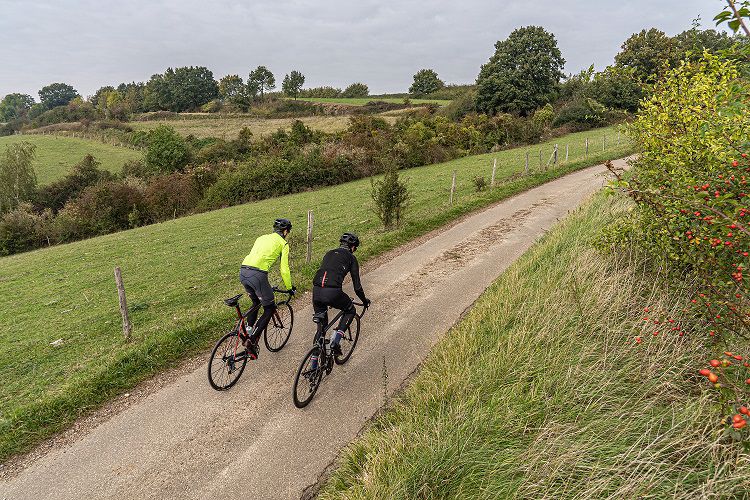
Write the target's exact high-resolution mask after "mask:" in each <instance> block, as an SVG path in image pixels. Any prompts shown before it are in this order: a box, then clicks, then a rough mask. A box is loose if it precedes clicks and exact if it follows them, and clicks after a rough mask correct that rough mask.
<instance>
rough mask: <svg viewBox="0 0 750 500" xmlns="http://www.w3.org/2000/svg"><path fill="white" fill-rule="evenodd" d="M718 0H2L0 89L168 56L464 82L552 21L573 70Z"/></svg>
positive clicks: (121, 70) (674, 26) (312, 82)
mask: <svg viewBox="0 0 750 500" xmlns="http://www.w3.org/2000/svg"><path fill="white" fill-rule="evenodd" d="M722 6H723V2H722V1H720V0H662V1H659V2H656V1H654V0H626V1H622V0H620V1H611V0H599V1H594V0H580V1H566V0H541V1H537V2H531V1H528V0H505V1H503V0H449V1H446V0H431V1H421V2H417V1H412V0H397V1H392V0H380V1H372V0H346V1H344V0H318V1H305V0H296V1H295V0H253V1H244V2H240V1H229V0H120V1H116V2H113V1H109V0H81V1H72V0H55V1H52V0H0V96H3V95H5V94H7V93H10V92H23V93H28V94H31V95H33V96H34V98H35V99H38V96H37V91H38V90H39V89H40V88H41V87H42V86H44V85H46V84H48V83H51V82H58V81H62V82H65V83H69V84H71V85H73V86H74V87H75V88H76V89H77V90H78V91H79V92H80V93H81V94H82V95H84V96H87V95H90V94H93V93H94V92H95V91H96V89H98V88H99V87H101V86H103V85H110V84H114V85H117V84H118V83H120V82H130V81H134V80H135V81H146V80H148V78H149V77H150V76H151V75H152V74H154V73H160V72H163V71H164V70H165V69H166V68H167V67H169V66H172V67H177V66H190V65H200V66H207V67H208V68H209V69H211V70H212V71H213V73H214V77H215V78H216V79H219V78H220V77H222V76H224V75H226V74H232V73H236V74H239V75H240V76H242V77H243V79H244V78H247V74H248V73H249V71H250V70H251V69H253V68H255V67H256V66H258V65H260V64H262V65H265V66H267V67H268V68H269V69H270V70H271V71H273V72H274V74H275V75H276V80H277V84H278V85H280V83H281V79H282V78H283V75H284V74H285V73H287V72H289V71H290V70H292V69H297V70H300V71H302V73H303V74H304V75H305V76H306V78H307V79H306V81H305V87H312V86H319V85H333V86H337V87H344V86H346V85H347V84H349V83H351V82H354V81H361V82H364V83H366V84H368V85H369V87H370V91H371V93H382V92H403V91H406V89H408V87H409V85H410V84H411V79H412V75H413V74H414V73H415V72H416V71H417V70H419V69H420V68H433V69H435V70H436V71H437V72H438V74H439V75H440V77H441V78H442V79H443V80H444V81H446V82H448V83H469V82H473V81H474V80H475V78H476V75H477V73H478V71H479V67H480V65H481V64H483V63H484V62H486V61H487V59H488V58H489V56H490V55H491V54H492V52H493V50H494V49H493V45H494V43H495V42H496V41H497V40H501V39H504V38H506V37H507V36H508V35H509V34H510V32H511V31H512V30H513V29H515V28H517V27H519V26H527V25H530V24H534V25H541V26H543V27H544V28H546V29H547V30H549V31H552V32H553V33H554V34H555V36H556V37H557V42H558V44H559V46H560V49H561V51H562V53H563V57H564V58H565V60H566V61H567V63H566V66H565V70H566V72H568V73H575V72H577V71H579V70H581V69H583V68H585V67H588V66H589V65H590V64H592V63H593V64H594V65H595V66H596V68H597V69H602V68H603V67H605V66H607V65H608V64H611V63H612V61H613V58H614V55H615V54H616V53H617V52H618V50H619V47H620V45H621V44H622V42H623V41H624V40H625V39H626V38H627V37H628V36H630V34H632V33H634V32H637V31H640V30H641V29H643V28H650V27H657V28H659V29H661V30H663V31H665V32H667V34H670V35H674V34H675V33H678V32H680V31H682V30H684V29H687V28H689V27H690V23H691V21H692V20H693V19H695V18H697V17H698V16H700V17H701V18H702V22H703V26H704V27H713V21H712V18H713V16H714V15H715V14H716V13H717V12H718V11H720V10H721V8H722Z"/></svg>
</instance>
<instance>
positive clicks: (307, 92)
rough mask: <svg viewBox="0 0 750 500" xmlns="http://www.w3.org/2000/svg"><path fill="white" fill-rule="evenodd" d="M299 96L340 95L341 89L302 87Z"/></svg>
mask: <svg viewBox="0 0 750 500" xmlns="http://www.w3.org/2000/svg"><path fill="white" fill-rule="evenodd" d="M299 96H300V97H326V98H333V97H341V89H337V88H334V87H314V88H311V89H302V90H300V91H299Z"/></svg>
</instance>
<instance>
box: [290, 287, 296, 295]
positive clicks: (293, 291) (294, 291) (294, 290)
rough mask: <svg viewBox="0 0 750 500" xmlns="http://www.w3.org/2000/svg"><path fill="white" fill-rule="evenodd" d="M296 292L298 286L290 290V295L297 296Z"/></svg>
mask: <svg viewBox="0 0 750 500" xmlns="http://www.w3.org/2000/svg"><path fill="white" fill-rule="evenodd" d="M296 292H297V287H296V286H293V287H292V288H291V289H290V290H289V295H294V294H295V293H296Z"/></svg>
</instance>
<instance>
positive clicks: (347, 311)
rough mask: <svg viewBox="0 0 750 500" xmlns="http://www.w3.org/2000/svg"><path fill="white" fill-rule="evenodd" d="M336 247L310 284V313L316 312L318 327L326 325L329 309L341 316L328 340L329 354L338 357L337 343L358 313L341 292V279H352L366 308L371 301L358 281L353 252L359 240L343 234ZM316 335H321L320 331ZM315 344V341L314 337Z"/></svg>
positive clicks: (354, 236)
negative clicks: (348, 276) (311, 284)
mask: <svg viewBox="0 0 750 500" xmlns="http://www.w3.org/2000/svg"><path fill="white" fill-rule="evenodd" d="M339 243H341V246H339V247H338V248H334V249H333V250H330V251H329V252H328V253H326V254H325V256H324V257H323V262H322V263H321V264H320V269H318V272H317V273H316V274H315V279H314V280H313V309H314V310H315V318H316V321H321V323H320V324H322V325H325V324H327V323H328V307H329V306H330V307H334V308H336V309H340V310H341V311H343V312H344V314H343V315H342V316H341V321H340V322H339V326H338V328H337V329H336V331H335V332H334V334H333V336H332V337H331V350H332V351H333V352H334V353H335V354H340V353H341V347H340V346H339V341H340V340H341V336H342V334H343V332H344V331H346V329H347V328H348V327H349V323H351V322H352V319H354V315H355V314H356V312H357V311H356V309H355V308H354V304H352V299H351V298H350V297H349V295H347V294H346V293H345V292H344V291H343V290H342V289H341V286H342V284H343V283H344V278H346V275H347V274H348V273H351V275H352V284H353V285H354V292H355V293H356V294H357V297H359V299H360V300H361V301H362V303H363V304H364V305H365V307H369V305H370V301H369V300H368V299H367V297H366V296H365V291H364V290H363V289H362V283H361V282H360V281H359V263H358V262H357V258H356V257H355V256H354V252H355V251H356V250H357V247H358V246H359V238H358V237H357V235H356V234H352V233H344V234H342V235H341V238H340V239H339ZM318 331H320V328H319V329H318ZM315 340H317V336H316V339H315Z"/></svg>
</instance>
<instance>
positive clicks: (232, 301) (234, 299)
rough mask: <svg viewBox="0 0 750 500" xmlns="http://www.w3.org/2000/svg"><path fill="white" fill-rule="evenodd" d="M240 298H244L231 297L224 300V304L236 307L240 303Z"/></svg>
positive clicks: (238, 295) (239, 295) (238, 296)
mask: <svg viewBox="0 0 750 500" xmlns="http://www.w3.org/2000/svg"><path fill="white" fill-rule="evenodd" d="M240 297H242V294H241V293H240V294H237V295H235V296H234V297H230V298H228V299H224V303H225V304H226V305H228V306H229V307H236V306H237V304H239V302H240Z"/></svg>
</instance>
